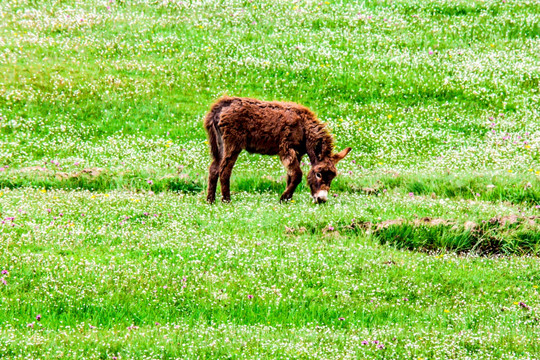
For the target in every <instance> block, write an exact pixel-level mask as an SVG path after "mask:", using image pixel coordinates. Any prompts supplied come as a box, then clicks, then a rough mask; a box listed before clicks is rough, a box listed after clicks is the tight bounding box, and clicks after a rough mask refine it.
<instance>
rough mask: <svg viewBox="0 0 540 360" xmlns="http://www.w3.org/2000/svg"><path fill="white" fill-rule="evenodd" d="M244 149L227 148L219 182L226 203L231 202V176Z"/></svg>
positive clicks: (220, 168)
mask: <svg viewBox="0 0 540 360" xmlns="http://www.w3.org/2000/svg"><path fill="white" fill-rule="evenodd" d="M241 151H242V149H237V148H228V147H225V154H224V156H223V160H221V164H220V166H219V181H220V183H221V195H222V200H223V201H224V202H229V201H231V188H230V186H231V182H230V180H231V174H232V168H233V166H234V164H235V163H236V159H238V155H239V154H240V152H241Z"/></svg>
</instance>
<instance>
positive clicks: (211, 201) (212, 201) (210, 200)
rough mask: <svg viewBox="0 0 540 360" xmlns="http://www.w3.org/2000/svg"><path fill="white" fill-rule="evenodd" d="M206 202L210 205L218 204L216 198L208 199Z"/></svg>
mask: <svg viewBox="0 0 540 360" xmlns="http://www.w3.org/2000/svg"><path fill="white" fill-rule="evenodd" d="M206 202H208V203H209V204H213V203H215V202H216V198H214V197H207V198H206Z"/></svg>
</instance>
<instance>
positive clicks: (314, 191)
mask: <svg viewBox="0 0 540 360" xmlns="http://www.w3.org/2000/svg"><path fill="white" fill-rule="evenodd" d="M204 127H205V128H206V131H207V133H208V141H209V143H210V151H211V153H212V158H213V160H212V164H211V165H210V169H209V176H208V197H207V200H208V201H209V202H210V203H213V202H214V201H215V198H216V186H217V181H218V177H219V179H220V180H221V193H222V195H223V201H230V200H231V192H230V178H231V172H232V168H233V166H234V163H235V162H236V159H237V158H238V155H239V154H240V152H241V151H242V150H247V151H248V152H250V153H258V154H263V155H279V157H280V159H281V162H282V163H283V165H284V166H285V168H286V169H287V188H286V189H285V192H284V193H283V195H281V201H285V200H290V199H292V196H293V193H294V190H295V189H296V187H297V186H298V184H300V182H301V181H302V170H301V169H300V161H301V159H302V156H304V155H305V154H307V155H308V156H309V161H310V162H311V170H310V171H309V173H308V176H307V182H308V184H309V187H310V188H311V196H313V199H314V200H315V201H316V202H318V203H321V202H325V201H326V200H327V198H328V190H329V189H330V183H331V182H332V179H334V177H336V175H337V170H336V166H335V165H336V164H337V162H338V161H340V160H341V159H343V158H344V157H345V156H346V155H347V154H348V153H349V151H351V148H346V149H344V150H342V151H340V152H338V153H333V149H334V141H333V138H332V135H330V133H329V132H328V130H327V129H326V127H325V125H324V124H323V123H321V122H320V121H319V120H318V119H317V118H316V116H315V115H314V114H313V113H312V112H311V111H310V110H308V109H307V108H305V107H303V106H301V105H298V104H295V103H284V102H267V101H260V100H255V99H249V98H238V97H232V98H231V97H222V98H221V99H219V100H217V101H216V102H215V103H214V105H212V108H211V109H210V112H209V113H208V114H207V115H206V118H205V119H204Z"/></svg>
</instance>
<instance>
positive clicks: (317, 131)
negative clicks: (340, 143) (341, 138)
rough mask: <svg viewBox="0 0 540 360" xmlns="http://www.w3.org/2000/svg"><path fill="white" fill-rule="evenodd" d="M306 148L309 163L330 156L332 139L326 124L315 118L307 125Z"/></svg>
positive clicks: (332, 146) (315, 162) (313, 163)
mask: <svg viewBox="0 0 540 360" xmlns="http://www.w3.org/2000/svg"><path fill="white" fill-rule="evenodd" d="M306 130H307V131H306V150H307V154H308V156H309V161H310V163H311V165H312V166H313V165H316V164H318V163H320V162H321V161H323V160H325V159H328V158H329V157H330V156H332V150H333V149H334V139H333V138H332V135H330V132H329V131H328V129H327V128H326V125H325V124H323V123H321V122H319V121H318V120H315V121H313V122H311V123H310V124H308V125H307V129H306Z"/></svg>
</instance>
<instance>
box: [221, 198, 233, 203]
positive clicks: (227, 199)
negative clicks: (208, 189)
mask: <svg viewBox="0 0 540 360" xmlns="http://www.w3.org/2000/svg"><path fill="white" fill-rule="evenodd" d="M221 201H222V202H224V203H225V204H228V203H230V202H231V198H223V199H221Z"/></svg>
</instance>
